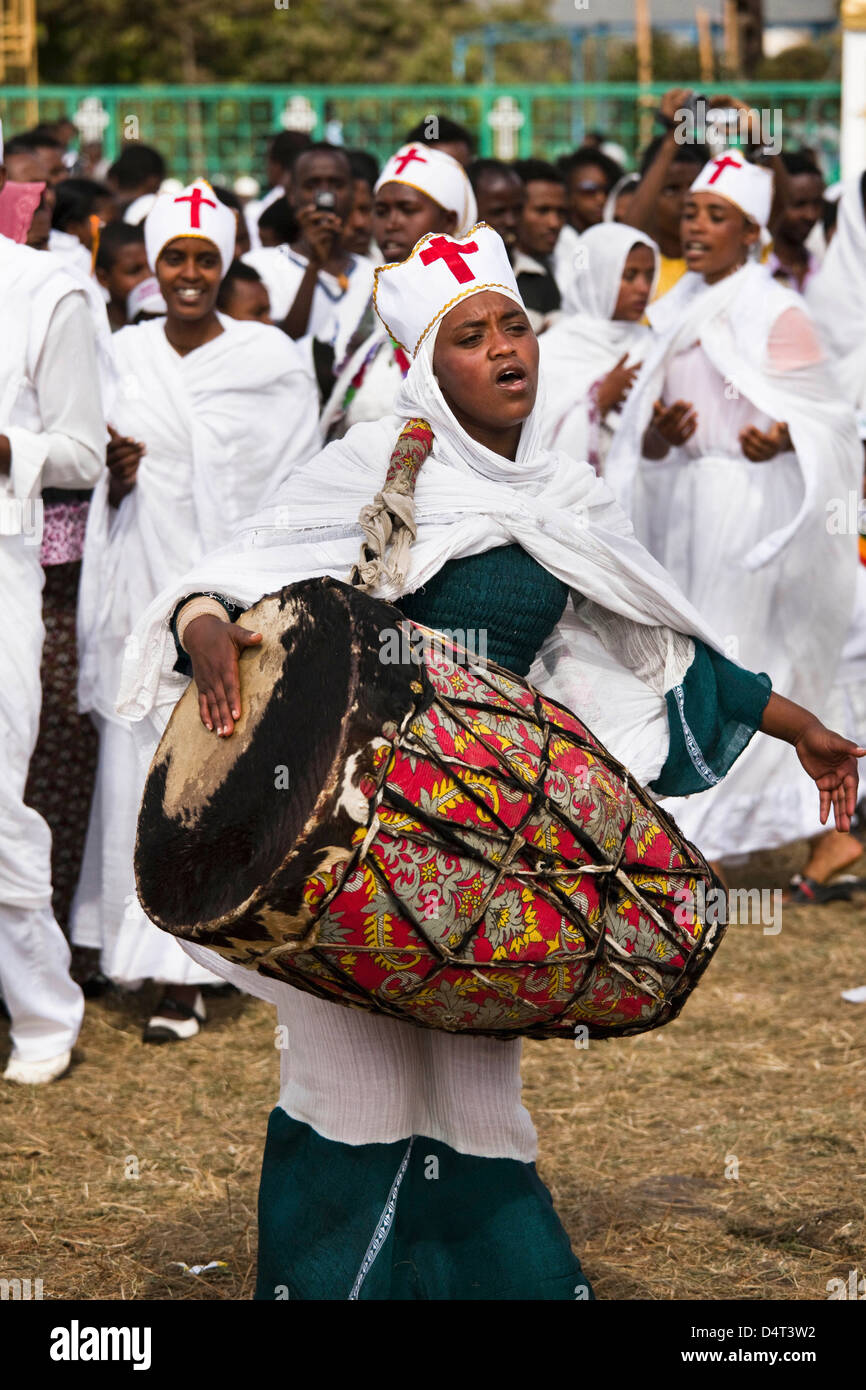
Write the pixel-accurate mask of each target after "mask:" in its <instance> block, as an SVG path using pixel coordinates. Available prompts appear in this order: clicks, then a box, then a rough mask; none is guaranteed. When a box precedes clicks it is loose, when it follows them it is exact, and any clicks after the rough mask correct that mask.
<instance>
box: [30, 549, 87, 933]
mask: <svg viewBox="0 0 866 1390" xmlns="http://www.w3.org/2000/svg"><path fill="white" fill-rule="evenodd" d="M80 575H81V561H80V560H75V561H67V562H66V563H65V564H52V565H48V566H47V567H46V569H45V588H44V590H43V592H42V618H43V622H44V623H45V646H44V648H43V652H42V715H41V719H40V723H39V739H38V741H37V744H36V749H35V751H34V754H33V757H32V758H31V760H30V771H29V774H28V778H27V788H26V790H25V793H24V799H25V801H26V802H27V804H28V805H29V806H32V807H33V809H34V810H36V811H38V812H39V814H40V815H41V816H43V817H44V818H45V820H46V821H47V822H48V825H49V827H50V829H51V875H52V883H53V887H54V913H55V916H56V917H57V920H58V922H59V923H60V925H61V927H62V928H63V930H64V931H65V930H66V928H67V923H68V920H69V908H70V904H71V902H72V895H73V893H74V892H75V885H76V883H77V881H78V874H79V871H80V869H81V857H82V855H83V853H84V837H85V834H86V832H87V820H88V816H89V814H90V798H91V795H92V792H93V782H94V777H95V776H96V759H97V754H98V752H99V739H98V737H97V734H96V730H95V729H94V727H93V725H92V723H91V722H90V720H89V719H88V718H87V716H86V715H80V714H79V713H78V704H77V685H78V653H77V647H76V641H75V610H76V605H77V601H78V582H79V578H80Z"/></svg>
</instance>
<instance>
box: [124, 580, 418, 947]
mask: <svg viewBox="0 0 866 1390" xmlns="http://www.w3.org/2000/svg"><path fill="white" fill-rule="evenodd" d="M359 598H360V600H361V605H362V608H363V613H362V615H361V620H360V621H359V615H358V612H357V608H358V600H359ZM383 613H384V614H385V615H388V616H387V617H386V618H385V622H388V621H392V620H393V619H392V618H391V617H390V615H392V614H393V610H392V609H391V608H389V607H388V605H386V604H379V603H377V602H375V601H371V600H370V599H367V598H365V597H363V596H357V595H356V592H355V591H354V590H353V589H351V588H350V587H349V586H348V585H345V584H340V583H338V582H337V581H335V580H329V579H324V580H310V581H305V582H304V583H302V584H298V585H293V586H291V587H288V588H286V589H283V590H281V591H280V592H279V593H277V594H272V595H270V596H268V597H267V598H264V599H262V600H261V601H260V602H259V603H257V604H256V605H255V606H254V607H253V608H251V609H250V610H249V612H247V613H245V614H244V615H243V617H242V618H241V619H240V620H239V621H240V623H241V625H242V626H243V627H246V628H248V629H249V630H250V631H260V632H261V633H262V636H263V641H262V643H261V645H260V646H257V647H249V648H247V649H246V650H245V651H244V653H243V654H242V656H241V658H240V688H241V717H240V719H239V720H238V721H237V723H236V725H235V731H234V733H233V734H232V735H231V736H230V737H229V738H218V737H217V735H216V734H215V733H209V732H208V730H207V729H205V728H204V726H203V725H202V723H201V719H200V717H199V711H198V692H197V690H196V688H195V685H194V684H192V683H191V684H190V686H189V688H188V689H187V690H186V691H185V692H184V694H183V696H182V697H181V699H180V700H179V701H178V704H177V706H176V708H175V710H174V713H173V714H172V717H171V721H170V723H169V726H168V728H167V729H166V732H165V735H164V736H163V739H162V742H161V744H160V746H159V749H158V750H157V754H156V756H155V758H154V761H153V763H152V765H151V769H150V773H149V775H148V779H147V784H146V787H145V792H144V797H143V799H142V805H141V810H140V814H139V823H138V839H137V842H136V856H135V866H136V882H137V887H138V893H139V898H140V900H141V903H142V906H143V908H144V910H145V912H146V913H147V915H148V916H149V917H150V918H151V920H153V921H154V922H156V923H157V925H158V926H161V927H164V928H166V929H167V930H169V931H175V932H178V931H179V932H180V934H182V935H183V934H188V935H190V936H191V937H192V938H193V939H200V940H202V942H203V944H207V942H206V937H207V935H208V932H209V929H211V928H213V927H216V926H217V925H218V924H219V922H220V920H225V919H226V918H234V919H235V920H237V919H238V917H240V916H242V915H243V914H244V909H253V910H255V904H256V902H257V901H259V902H264V901H266V899H267V888H268V885H269V883H270V881H271V880H272V878H273V876H274V874H275V873H276V872H277V871H278V870H279V869H280V867H281V866H283V865H284V861H285V860H286V858H287V855H288V854H289V852H290V851H291V850H292V848H293V846H295V845H296V842H298V840H299V838H302V836H303V831H304V828H305V827H306V826H308V825H310V824H316V823H319V822H321V821H322V820H323V819H324V818H325V810H326V805H327V801H328V799H329V798H331V799H333V797H334V795H335V793H336V794H339V791H340V788H339V787H335V785H334V772H335V769H336V768H338V766H339V765H340V763H341V758H340V756H339V755H340V751H341V748H342V746H343V744H344V743H345V739H346V736H347V732H348V725H349V723H350V721H349V720H347V717H346V716H347V714H348V713H349V712H350V711H351V710H352V709H353V707H357V688H358V682H359V677H360V676H361V674H362V672H363V673H364V675H365V676H366V674H367V673H366V670H365V667H367V666H368V665H369V657H370V655H371V654H372V655H373V657H374V658H375V656H376V654H377V653H378V651H379V644H378V641H377V629H378V628H380V627H381V625H382V621H383V618H382V614H383ZM382 674H383V668H381V667H380V668H379V672H378V675H379V679H380V680H381V678H382ZM412 675H413V676H414V679H415V680H416V682H417V678H418V675H417V668H413V672H412ZM367 684H368V685H369V680H368V681H367ZM411 698H412V697H409V698H407V700H406V705H407V708H408V707H409V705H410V704H411ZM356 725H357V721H356ZM353 728H354V731H355V732H356V733H357V732H358V729H357V727H355V726H353ZM364 732H365V731H364V730H363V729H361V730H360V733H361V734H362V735H363V734H364ZM343 751H344V752H345V749H344V750H343ZM365 811H366V805H365ZM309 867H310V866H309V865H307V866H306V872H309ZM303 878H304V871H302V868H301V867H299V872H298V875H297V880H298V893H299V897H300V889H301V887H302V882H303ZM285 894H286V882H285V874H284V875H283V883H282V892H281V898H282V901H281V903H280V907H281V910H283V911H285V910H287V909H288V910H291V906H292V905H291V903H290V902H287V901H286V898H285ZM184 929H185V930H184ZM241 932H242V934H243V931H242V929H241Z"/></svg>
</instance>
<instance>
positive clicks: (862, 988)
mask: <svg viewBox="0 0 866 1390" xmlns="http://www.w3.org/2000/svg"><path fill="white" fill-rule="evenodd" d="M842 998H843V999H847V1000H848V1003H849V1004H866V985H857V987H856V989H843V991H842Z"/></svg>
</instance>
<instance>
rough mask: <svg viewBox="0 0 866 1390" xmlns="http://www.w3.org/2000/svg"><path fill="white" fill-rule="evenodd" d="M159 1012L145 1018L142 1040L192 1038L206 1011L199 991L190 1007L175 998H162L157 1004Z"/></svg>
mask: <svg viewBox="0 0 866 1390" xmlns="http://www.w3.org/2000/svg"><path fill="white" fill-rule="evenodd" d="M159 1009H160V1012H159V1013H155V1014H152V1015H151V1017H150V1018H149V1019H148V1020H147V1025H146V1027H145V1030H144V1033H143V1035H142V1042H146V1043H163V1042H184V1041H185V1040H186V1039H187V1038H194V1037H195V1035H196V1033H198V1032H199V1031H200V1029H201V1025H202V1024H203V1023H204V1021H205V1019H206V1018H207V1011H206V1009H205V1006H204V1000H203V999H202V997H201V991H199V993H198V994H197V995H196V996H195V1002H194V1003H193V1005H192V1007H190V1005H189V1004H181V1003H180V1001H179V1000H177V999H171V998H164V999H162V1000H161V1001H160V1004H159Z"/></svg>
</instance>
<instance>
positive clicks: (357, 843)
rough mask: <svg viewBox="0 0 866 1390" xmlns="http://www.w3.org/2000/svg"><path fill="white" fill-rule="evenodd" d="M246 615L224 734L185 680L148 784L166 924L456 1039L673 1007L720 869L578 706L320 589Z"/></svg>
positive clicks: (527, 1032) (553, 1032)
mask: <svg viewBox="0 0 866 1390" xmlns="http://www.w3.org/2000/svg"><path fill="white" fill-rule="evenodd" d="M241 621H242V622H243V623H244V625H245V626H248V627H257V628H259V629H261V630H262V631H263V632H265V643H264V645H263V648H262V649H256V648H251V649H248V650H247V652H246V653H245V654H244V657H243V658H242V661H241V684H242V701H243V704H244V713H243V716H242V721H241V724H240V725H239V726H238V731H237V735H233V737H232V739H226V740H217V739H216V738H215V737H214V735H212V734H211V735H208V734H207V733H206V732H205V731H204V730H203V729H202V728H201V725H200V723H198V712H197V703H196V700H195V691H194V690H193V691H192V692H191V695H190V693H189V692H188V694H187V695H185V696H184V697H183V698H182V699H181V701H180V702H179V704H178V707H177V709H176V711H175V714H174V715H173V717H172V721H171V724H170V725H169V728H168V730H167V731H166V735H165V738H164V739H163V743H162V744H161V745H160V750H159V751H158V753H157V755H156V758H155V759H154V763H153V766H152V768H151V773H150V777H149V779H148V786H147V790H146V792H145V797H144V801H143V803H142V812H141V818H140V822H139V841H138V846H137V853H136V870H137V877H138V885H139V894H140V897H141V900H142V903H143V906H144V908H145V911H146V912H147V913H148V915H149V916H151V918H152V919H153V920H154V921H156V922H157V924H158V925H159V926H162V927H164V928H165V929H166V930H169V931H172V932H174V933H175V934H177V935H179V936H182V937H186V938H187V939H189V940H194V941H197V942H199V943H200V944H202V945H205V946H209V947H211V948H212V949H214V950H216V951H217V952H219V953H220V954H221V955H223V956H225V957H226V958H227V959H230V960H232V961H235V962H237V963H239V964H241V965H244V966H246V967H248V968H250V969H253V970H258V971H261V972H262V973H263V974H265V975H267V976H270V977H271V978H276V979H279V980H283V981H285V982H287V983H289V984H292V985H294V986H295V987H297V988H298V989H302V990H305V991H307V992H310V993H313V994H316V995H318V996H319V997H321V998H323V999H329V1000H333V1001H335V1002H336V1003H341V1004H346V1005H353V1006H357V1007H361V1008H365V1009H371V1010H374V1011H376V1012H379V1013H384V1014H388V1015H390V1016H391V1017H393V1018H398V1019H403V1020H407V1021H410V1022H413V1023H415V1024H418V1025H421V1026H424V1027H429V1028H437V1029H445V1030H448V1031H451V1032H463V1033H474V1034H483V1035H486V1036H493V1037H500V1038H512V1037H516V1036H519V1035H523V1036H532V1037H570V1036H574V1035H575V1031H576V1029H579V1028H582V1029H583V1030H584V1032H583V1034H582V1036H585V1037H604V1036H614V1035H623V1034H629V1033H635V1032H642V1031H645V1030H647V1029H649V1028H654V1027H658V1026H659V1025H660V1024H663V1023H666V1022H667V1021H668V1020H670V1019H671V1018H673V1017H674V1016H675V1015H676V1014H677V1013H678V1012H679V1010H680V1009H681V1007H682V1005H683V1003H684V1001H685V999H686V997H687V995H688V993H689V992H690V990H691V989H692V988H693V986H694V984H695V982H696V980H697V979H698V977H699V976H700V974H701V973H702V971H703V969H704V968H705V967H706V965H707V963H708V961H709V959H710V956H711V955H712V953H713V951H714V950H715V948H716V946H717V945H718V942H719V940H720V939H721V935H722V927H721V925H718V924H713V923H710V924H706V923H705V922H702V921H700V920H698V919H697V916H696V913H695V910H694V906H693V905H694V904H696V903H700V902H702V901H704V900H705V896H706V894H705V892H703V891H701V886H702V888H703V889H704V890H706V889H709V888H711V887H713V886H714V885H715V879H714V877H713V874H712V871H711V870H710V868H709V866H708V865H707V864H706V862H705V861H704V859H703V858H702V856H701V855H700V854H699V852H698V851H697V850H695V849H694V848H693V847H692V846H691V845H690V844H688V842H687V841H685V840H684V839H683V837H682V835H681V834H680V832H679V831H678V829H677V827H676V825H675V824H674V822H673V821H672V820H671V819H670V817H669V816H667V815H666V814H665V812H664V811H662V810H661V809H660V808H659V807H658V806H657V805H656V804H655V803H654V801H653V799H652V798H651V797H650V796H649V794H648V793H647V792H646V791H644V789H643V788H641V787H640V786H639V785H637V784H636V783H634V782H633V781H632V780H631V779H630V777H629V775H628V772H627V771H626V769H625V768H623V767H622V766H621V765H620V764H619V763H618V762H617V761H616V760H615V759H614V758H613V757H612V756H611V755H610V754H609V753H608V752H607V751H606V749H605V748H604V747H603V746H602V745H601V744H600V743H599V742H598V740H597V739H595V738H594V737H593V735H592V734H591V732H590V731H589V730H588V729H587V728H586V727H585V726H584V725H583V724H581V722H580V720H579V719H578V717H577V716H576V715H575V714H572V713H570V712H569V711H567V710H565V709H564V708H562V706H560V705H558V704H556V703H554V702H553V701H551V700H547V699H545V698H544V697H543V696H542V695H540V694H539V693H538V692H537V691H536V690H534V689H533V688H532V687H531V686H529V685H528V684H527V683H526V682H525V681H524V680H522V679H520V678H519V677H516V676H513V675H511V674H509V673H508V672H506V671H504V670H502V669H501V668H499V667H496V666H493V665H479V664H475V663H474V662H473V658H472V657H471V655H467V653H466V652H464V651H462V650H461V649H459V648H455V647H452V646H451V645H450V644H449V643H448V642H447V641H446V640H445V639H443V638H440V637H439V636H438V635H437V634H432V633H427V634H426V637H425V634H424V630H423V629H418V628H416V627H415V625H414V624H411V623H409V622H407V621H406V620H405V619H403V618H402V615H401V614H400V612H399V610H397V609H395V608H393V607H391V606H390V605H388V604H384V603H381V602H379V601H378V600H375V599H370V598H368V597H367V596H365V595H363V594H360V593H358V591H357V590H354V589H351V588H350V587H349V586H347V585H343V584H339V583H338V582H337V581H334V580H315V581H306V582H305V583H304V584H301V585H295V586H292V587H289V588H286V589H285V590H282V591H281V593H280V594H278V595H273V596H270V597H269V598H268V599H265V600H263V601H262V603H260V604H258V605H256V607H255V608H254V609H253V610H251V613H250V615H249V616H248V617H245V618H244V619H241ZM395 634H399V641H396V642H395V641H392V640H391V639H392V638H393V637H394V635H395ZM386 639H387V640H386ZM422 639H423V640H422ZM386 648H388V650H389V651H390V652H391V653H392V657H391V659H389V660H387V661H385V660H383V659H382V658H383V656H384V653H385V651H386ZM395 650H397V651H398V652H399V653H400V656H399V659H393V652H394V651H395ZM184 701H186V702H187V708H186V709H184ZM235 738H237V742H236V744H235V747H234V748H232V743H233V739H235ZM281 769H282V770H283V786H282V787H279V786H276V785H274V784H276V783H278V782H279V781H280V772H281ZM242 774H243V776H242ZM293 797H294V802H293ZM280 798H282V800H281V799H280ZM292 806H294V813H293V814H292V811H291V808H292ZM218 821H221V822H222V824H218V823H217V822H218ZM699 885H701V886H699Z"/></svg>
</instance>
